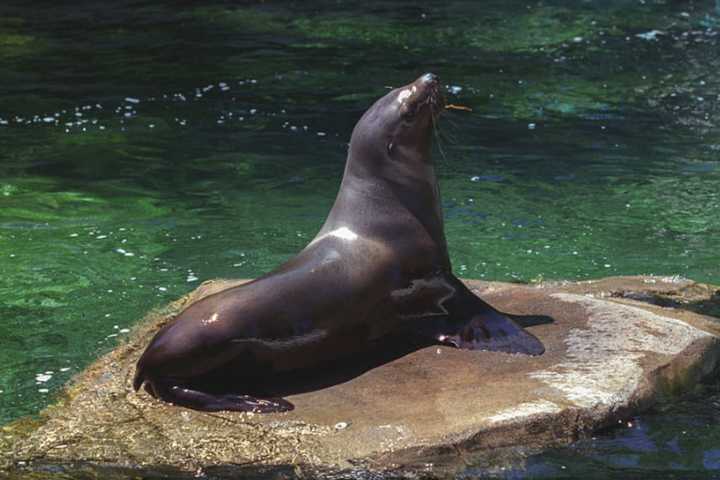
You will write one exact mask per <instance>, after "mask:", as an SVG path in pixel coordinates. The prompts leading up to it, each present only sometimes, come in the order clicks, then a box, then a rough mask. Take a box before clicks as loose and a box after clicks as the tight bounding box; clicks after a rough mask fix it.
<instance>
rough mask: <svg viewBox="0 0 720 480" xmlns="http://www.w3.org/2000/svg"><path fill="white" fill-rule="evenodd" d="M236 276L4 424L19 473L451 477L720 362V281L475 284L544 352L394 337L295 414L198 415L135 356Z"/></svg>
mask: <svg viewBox="0 0 720 480" xmlns="http://www.w3.org/2000/svg"><path fill="white" fill-rule="evenodd" d="M237 283H238V282H237V281H215V282H208V283H205V284H203V285H202V286H201V287H200V288H198V289H197V290H196V291H195V292H193V293H191V294H189V295H188V296H187V297H184V298H183V299H181V300H179V301H177V302H175V303H173V304H171V305H169V306H168V307H167V308H165V309H164V310H162V311H158V312H154V313H152V314H151V315H150V316H149V317H148V318H147V319H146V321H144V322H142V323H141V324H140V326H138V327H137V329H136V331H135V332H134V334H133V335H132V336H131V339H130V340H129V341H128V342H127V343H125V344H123V345H120V346H118V347H117V348H116V349H115V350H114V351H112V352H110V353H109V354H107V355H105V356H103V357H101V358H100V359H99V360H98V361H97V362H95V363H94V364H93V365H92V366H90V367H89V368H88V369H87V370H86V371H85V372H83V373H82V374H80V375H79V376H78V377H77V378H76V379H75V381H74V382H73V383H72V384H71V385H70V386H68V388H67V391H66V393H65V395H64V396H63V397H62V399H61V400H60V401H59V402H58V403H57V404H56V405H54V406H52V407H50V408H48V409H47V410H46V411H44V412H43V413H42V414H41V416H40V418H39V419H24V420H20V421H17V422H14V423H12V424H10V425H6V426H4V427H2V430H1V431H0V469H3V470H4V471H5V473H6V474H8V475H10V476H11V477H16V476H17V477H21V476H25V475H30V474H31V475H34V476H35V475H41V476H51V477H52V476H56V475H62V474H63V472H65V473H67V472H72V473H73V474H77V475H87V476H94V475H97V474H102V475H103V476H104V477H107V478H111V477H117V478H125V477H128V476H132V475H137V474H142V475H144V476H146V477H148V476H149V477H163V476H167V475H173V476H178V475H179V476H185V475H187V476H188V477H192V476H198V475H199V476H202V475H203V474H207V475H211V476H220V477H222V476H228V477H232V476H237V475H238V474H241V473H242V474H243V475H249V476H252V475H255V474H257V475H260V476H270V477H273V478H274V477H279V478H288V477H298V476H303V475H308V474H311V475H327V476H336V475H353V476H364V475H369V474H370V473H371V472H384V473H386V474H387V473H391V474H392V475H398V476H406V475H410V476H415V477H422V476H445V475H447V476H450V475H452V473H453V472H454V471H455V470H456V469H458V468H461V467H462V465H464V464H465V462H466V461H467V458H469V457H470V456H477V455H489V456H490V457H492V462H494V463H502V462H504V461H509V460H508V459H513V458H516V457H517V456H518V455H522V452H525V451H532V450H534V449H539V448H543V447H547V446H552V445H558V444H563V443H567V442H570V441H572V440H574V439H577V438H579V437H580V436H582V435H585V434H588V433H590V432H592V431H594V430H597V429H599V428H603V427H606V426H609V425H612V424H614V423H616V422H618V421H619V420H622V419H623V418H626V417H627V416H629V415H632V414H636V413H637V412H639V411H642V409H644V408H646V407H648V406H649V405H651V404H652V403H653V402H655V401H656V400H657V398H658V396H662V395H666V394H678V393H682V391H683V390H685V389H686V388H688V387H689V386H691V385H692V384H694V383H696V382H698V381H700V380H701V379H702V378H704V377H707V376H708V375H711V374H712V373H713V372H715V371H716V370H717V368H718V364H720V337H719V335H720V321H718V320H717V319H716V318H713V317H712V316H713V315H715V316H717V315H718V310H719V309H720V291H718V289H717V288H716V287H712V286H709V285H703V284H698V283H695V282H692V281H689V280H685V279H681V278H676V277H673V278H660V277H616V278H607V279H602V280H597V281H591V282H576V283H572V282H554V283H544V284H539V285H518V284H507V283H490V282H479V281H472V280H470V281H467V283H468V284H469V285H470V286H471V288H473V290H474V291H475V292H476V293H477V294H479V295H481V296H482V297H483V298H484V299H486V300H487V301H488V302H490V303H491V304H493V305H494V306H496V307H497V308H499V309H500V310H503V311H505V312H507V313H509V314H511V315H515V316H517V319H518V320H519V321H520V322H522V323H524V324H525V325H527V326H528V328H529V330H530V331H531V332H532V333H534V334H535V335H537V336H538V337H539V338H540V339H541V340H542V341H543V343H544V344H545V346H546V353H545V354H544V355H542V356H541V357H527V356H521V355H506V354H500V353H490V352H469V351H460V350H455V349H452V348H448V347H444V346H435V345H433V346H426V347H424V348H419V349H416V348H417V347H415V348H413V347H412V346H410V345H404V346H399V345H398V344H397V342H395V343H391V344H388V345H386V346H385V347H386V348H385V349H384V350H383V351H379V352H375V354H373V355H371V356H369V357H368V358H367V359H364V360H362V361H358V362H354V363H353V364H352V365H349V364H348V365H344V364H342V363H339V364H338V365H337V366H334V367H333V368H332V369H329V370H331V371H329V372H327V375H326V378H324V379H321V381H318V382H317V384H316V387H317V388H304V389H303V388H300V387H299V386H298V387H292V385H291V384H292V383H293V382H301V383H302V382H303V381H304V379H302V378H299V379H298V378H295V379H288V380H287V382H288V383H287V385H286V386H287V387H288V388H287V389H286V390H287V392H290V395H288V396H287V397H286V398H287V399H288V400H290V401H291V402H292V403H293V404H294V405H295V410H294V411H292V412H287V413H282V414H270V415H252V414H247V413H230V412H220V413H204V412H196V411H193V410H188V409H184V408H179V407H173V406H170V405H167V404H164V403H161V402H158V401H156V400H154V399H152V398H151V397H149V396H148V395H147V394H146V393H144V392H141V393H139V394H136V393H135V392H133V390H132V388H131V381H132V376H133V373H134V365H135V362H136V361H137V358H138V356H139V355H140V354H141V353H142V351H143V350H144V348H145V346H146V345H147V342H148V340H149V339H150V337H151V336H152V335H153V334H154V332H155V331H157V329H158V328H159V327H160V326H162V325H163V324H165V323H166V322H168V321H169V320H170V319H171V318H172V317H173V315H174V314H176V313H177V312H179V311H180V310H182V308H184V307H185V306H186V305H188V304H189V303H191V302H192V301H194V300H196V299H198V298H201V297H202V296H205V295H208V294H210V293H213V292H216V291H218V290H220V289H223V288H227V287H229V286H234V285H236V284H237ZM388 352H389V353H388ZM314 380H315V381H317V379H314ZM323 381H324V383H323ZM321 387H322V388H321ZM0 471H2V470H0Z"/></svg>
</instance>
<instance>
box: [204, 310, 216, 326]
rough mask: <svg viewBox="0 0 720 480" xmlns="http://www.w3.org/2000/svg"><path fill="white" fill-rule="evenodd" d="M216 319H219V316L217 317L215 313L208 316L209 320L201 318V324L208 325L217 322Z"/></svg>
mask: <svg viewBox="0 0 720 480" xmlns="http://www.w3.org/2000/svg"><path fill="white" fill-rule="evenodd" d="M218 318H220V315H218V313H217V312H215V313H213V314H212V315H211V316H210V318H203V320H202V323H203V325H210V324H211V323H215V322H217V321H218Z"/></svg>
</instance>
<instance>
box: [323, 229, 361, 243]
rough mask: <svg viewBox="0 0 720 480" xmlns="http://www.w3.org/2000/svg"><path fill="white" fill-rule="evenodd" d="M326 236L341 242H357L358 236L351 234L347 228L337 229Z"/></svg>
mask: <svg viewBox="0 0 720 480" xmlns="http://www.w3.org/2000/svg"><path fill="white" fill-rule="evenodd" d="M328 235H329V236H331V237H337V238H342V239H343V240H351V241H352V240H357V238H358V235H357V233H355V232H353V231H352V230H350V229H349V228H347V227H340V228H338V229H335V230H333V231H332V232H328Z"/></svg>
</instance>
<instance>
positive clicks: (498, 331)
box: [435, 280, 545, 355]
mask: <svg viewBox="0 0 720 480" xmlns="http://www.w3.org/2000/svg"><path fill="white" fill-rule="evenodd" d="M456 285H457V287H458V288H457V290H456V294H455V296H454V298H453V299H450V301H448V302H447V304H446V307H447V309H448V321H447V323H446V324H445V325H444V326H443V327H442V328H441V329H440V330H441V331H440V332H438V333H436V336H435V338H436V339H437V340H438V341H439V342H440V343H443V344H446V345H452V346H454V347H457V348H463V349H468V350H490V351H493V352H505V353H524V354H526V355H542V354H543V352H545V347H544V346H543V344H542V342H540V340H538V339H537V338H536V337H535V336H534V335H532V334H530V333H528V332H526V331H525V330H524V329H523V328H522V327H521V326H520V325H518V324H517V323H515V322H514V321H513V320H512V319H510V318H509V317H508V316H506V315H503V314H502V313H500V312H498V311H497V310H495V309H494V308H493V307H491V306H490V305H488V304H487V303H485V302H483V301H482V300H481V299H480V298H478V297H477V296H476V295H474V294H473V293H472V292H471V291H470V290H468V289H467V288H466V287H465V286H464V285H463V284H462V283H461V282H460V281H459V280H457V284H456Z"/></svg>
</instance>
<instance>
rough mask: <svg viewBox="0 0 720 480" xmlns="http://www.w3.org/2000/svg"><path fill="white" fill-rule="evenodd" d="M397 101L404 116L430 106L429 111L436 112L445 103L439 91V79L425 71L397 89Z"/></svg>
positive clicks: (411, 115) (414, 113)
mask: <svg viewBox="0 0 720 480" xmlns="http://www.w3.org/2000/svg"><path fill="white" fill-rule="evenodd" d="M397 101H398V103H400V106H401V108H400V111H401V113H402V114H403V116H404V117H406V118H407V117H413V116H415V115H416V114H417V113H418V112H420V111H421V110H423V109H424V108H423V107H426V106H430V109H429V110H430V112H431V113H432V114H436V113H437V112H438V111H439V110H440V109H442V107H443V106H444V104H445V100H444V98H443V96H442V94H441V93H440V79H439V77H438V76H437V75H435V74H434V73H426V74H424V75H421V76H420V77H418V79H417V80H415V81H414V82H412V83H411V84H409V85H408V86H406V87H404V88H402V89H400V90H399V93H398V94H397Z"/></svg>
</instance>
